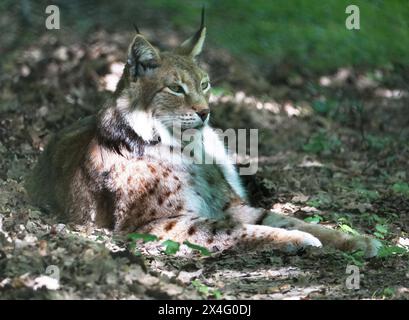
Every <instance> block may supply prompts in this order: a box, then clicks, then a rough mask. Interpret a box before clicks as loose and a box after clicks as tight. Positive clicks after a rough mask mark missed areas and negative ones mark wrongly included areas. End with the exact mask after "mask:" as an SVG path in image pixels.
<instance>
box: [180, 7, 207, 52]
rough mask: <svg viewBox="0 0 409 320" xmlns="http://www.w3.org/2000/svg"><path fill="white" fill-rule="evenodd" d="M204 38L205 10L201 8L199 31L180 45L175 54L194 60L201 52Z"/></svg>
mask: <svg viewBox="0 0 409 320" xmlns="http://www.w3.org/2000/svg"><path fill="white" fill-rule="evenodd" d="M205 38H206V27H205V9H204V7H203V8H202V21H201V23H200V28H199V30H197V31H196V33H195V34H194V35H193V36H192V37H190V38H189V39H187V40H186V41H185V42H183V43H182V44H181V45H180V47H179V48H177V49H176V53H178V54H181V55H186V56H190V57H191V58H195V57H196V56H198V55H199V54H200V53H201V52H202V49H203V44H204V41H205Z"/></svg>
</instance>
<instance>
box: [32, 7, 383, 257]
mask: <svg viewBox="0 0 409 320" xmlns="http://www.w3.org/2000/svg"><path fill="white" fill-rule="evenodd" d="M205 34H206V27H205V25H204V18H203V13H202V23H201V26H200V28H199V30H198V31H197V32H196V33H195V34H194V35H193V36H192V37H191V38H189V39H188V40H186V41H185V42H183V43H182V44H181V45H180V47H178V48H177V49H175V50H174V51H172V52H159V50H158V49H156V48H155V47H154V46H153V45H151V44H150V43H149V42H148V40H147V39H145V37H144V36H143V35H141V34H140V33H139V32H137V34H136V35H135V37H134V39H133V41H132V42H131V44H130V46H129V49H128V52H127V54H128V55H127V61H126V64H125V67H124V71H123V75H122V77H121V79H120V81H119V83H118V86H117V89H116V92H115V94H114V95H113V97H112V99H111V100H110V101H108V102H107V104H106V106H104V108H102V109H101V110H100V111H99V112H98V113H97V114H96V115H94V116H90V117H88V118H84V119H82V120H80V121H78V122H77V123H76V124H74V125H73V126H71V127H69V128H68V129H66V130H63V131H62V132H60V134H57V135H56V136H55V137H54V138H53V139H52V140H51V141H50V143H49V145H48V146H47V148H46V150H45V151H44V152H43V154H42V155H41V157H40V159H39V162H38V164H37V166H36V167H35V169H34V172H33V174H32V176H31V178H30V179H29V180H28V184H27V189H28V191H29V194H30V195H31V197H32V198H33V200H34V201H35V202H36V203H37V204H39V205H40V206H43V207H48V208H49V209H51V210H53V212H58V213H60V214H61V219H64V220H65V221H67V220H68V221H72V222H74V223H77V224H83V225H93V226H99V227H104V228H110V229H113V230H114V232H119V233H128V232H140V233H149V234H154V235H156V236H157V237H158V238H159V239H172V240H174V241H178V242H183V241H185V240H188V241H189V242H192V243H195V244H198V245H202V246H204V247H207V248H209V249H210V250H212V251H222V250H225V249H240V250H242V249H249V248H251V249H258V248H263V249H267V250H269V249H272V250H273V249H278V250H283V251H285V252H297V251H298V250H300V249H304V248H306V247H308V246H315V247H320V246H321V245H322V244H324V245H331V246H333V247H336V248H338V249H340V250H358V249H360V250H363V251H364V252H365V255H366V256H367V257H371V256H374V255H376V254H377V251H378V248H379V242H377V241H376V240H375V239H372V238H370V237H367V236H352V235H347V234H345V233H342V232H339V231H336V230H332V229H328V228H325V227H323V226H320V225H313V224H309V223H306V222H304V221H302V220H299V219H296V218H293V217H288V216H282V215H279V214H275V213H273V212H270V211H269V210H265V209H260V208H253V207H251V206H250V205H249V204H248V202H247V197H246V192H245V190H244V188H243V186H242V184H241V182H240V178H239V175H238V173H237V172H236V169H235V166H234V165H233V164H232V162H231V161H229V160H230V159H229V153H228V152H227V151H226V150H225V147H224V144H223V142H222V141H221V140H220V139H219V137H218V136H217V134H216V133H215V131H214V130H213V129H212V128H211V127H210V126H209V124H208V122H209V117H210V108H209V103H208V101H209V95H210V86H211V85H210V80H209V76H208V74H207V73H206V72H205V71H204V70H202V69H201V68H200V67H199V65H198V63H197V61H196V58H197V56H198V55H199V54H200V52H201V51H202V47H203V43H204V39H205ZM175 123H176V124H177V125H176V126H175ZM175 127H176V128H179V130H180V131H185V130H188V129H195V132H196V134H197V138H198V139H195V141H198V142H197V143H198V144H199V145H198V147H199V149H200V150H201V151H202V152H203V153H204V154H211V155H213V156H215V157H217V158H218V159H219V160H221V161H218V163H214V164H197V163H194V162H192V161H191V159H187V157H185V156H183V155H181V156H180V157H179V158H178V159H177V160H175V159H174V157H172V151H173V149H174V148H176V147H180V144H183V143H182V142H180V141H178V139H175V136H174V133H173V129H172V128H175Z"/></svg>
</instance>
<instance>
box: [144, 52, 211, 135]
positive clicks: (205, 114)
mask: <svg viewBox="0 0 409 320" xmlns="http://www.w3.org/2000/svg"><path fill="white" fill-rule="evenodd" d="M140 85H141V90H140V92H141V95H144V93H148V95H150V94H151V97H148V98H147V102H148V101H149V100H150V101H149V102H148V105H147V106H146V107H147V108H148V109H149V110H150V111H151V112H152V114H153V116H154V117H155V118H156V119H158V120H159V121H160V122H161V123H163V124H164V125H165V126H166V127H171V126H172V125H180V126H181V127H182V129H188V128H198V127H202V126H203V125H204V124H207V123H208V121H209V116H210V110H209V105H208V101H209V95H210V80H209V76H208V75H207V73H206V72H205V71H203V70H202V69H201V68H199V67H198V66H197V64H196V63H195V62H194V61H193V60H192V59H191V58H189V57H186V56H182V55H178V54H173V53H162V54H161V55H160V65H159V66H158V67H157V69H156V70H155V71H154V72H153V73H152V75H151V76H150V77H145V78H144V79H142V80H141V83H140ZM149 92H150V93H149Z"/></svg>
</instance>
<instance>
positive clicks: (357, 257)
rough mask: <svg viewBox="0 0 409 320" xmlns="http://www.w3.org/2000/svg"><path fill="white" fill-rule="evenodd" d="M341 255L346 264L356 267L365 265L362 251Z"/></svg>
mask: <svg viewBox="0 0 409 320" xmlns="http://www.w3.org/2000/svg"><path fill="white" fill-rule="evenodd" d="M342 255H343V256H344V258H345V259H346V260H347V261H348V263H352V264H354V265H356V266H357V267H362V266H363V265H364V264H365V258H364V257H365V254H364V252H363V251H362V250H358V251H355V252H342Z"/></svg>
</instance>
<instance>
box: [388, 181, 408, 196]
mask: <svg viewBox="0 0 409 320" xmlns="http://www.w3.org/2000/svg"><path fill="white" fill-rule="evenodd" d="M392 190H393V192H395V193H398V194H401V195H404V196H409V184H408V183H406V182H397V183H395V184H394V185H393V186H392Z"/></svg>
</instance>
